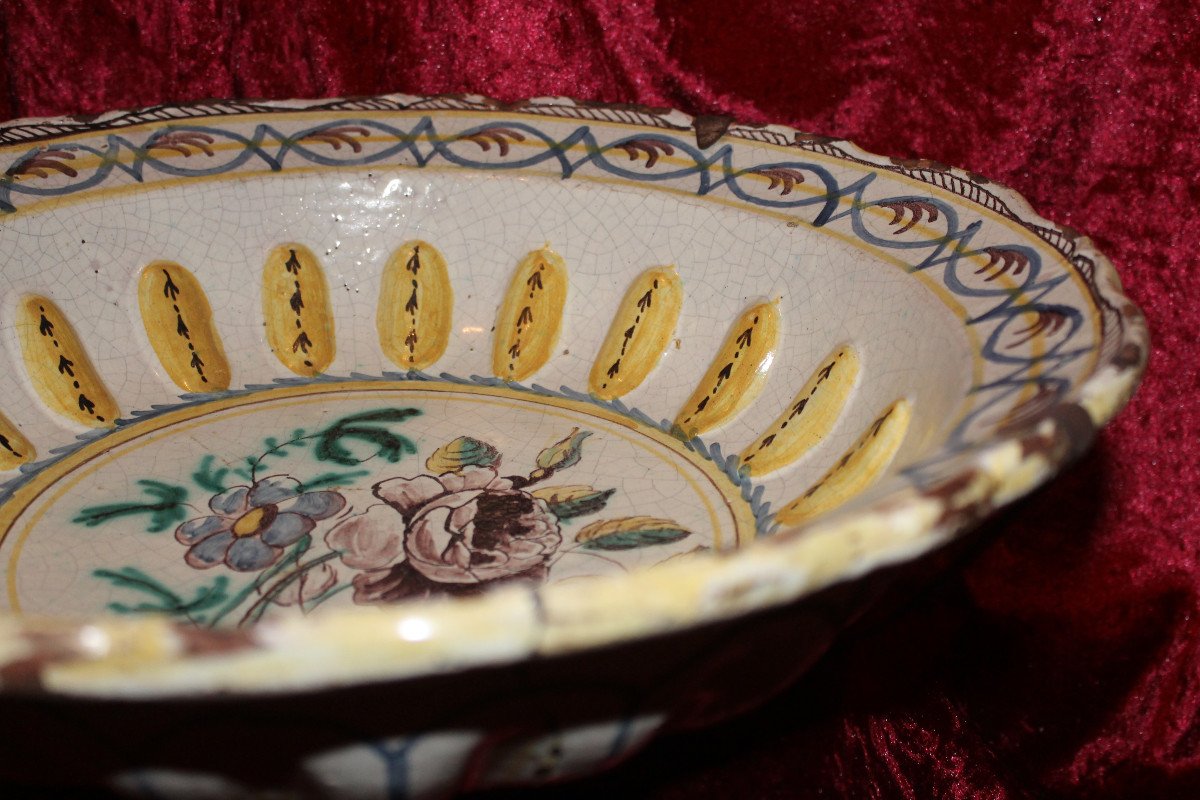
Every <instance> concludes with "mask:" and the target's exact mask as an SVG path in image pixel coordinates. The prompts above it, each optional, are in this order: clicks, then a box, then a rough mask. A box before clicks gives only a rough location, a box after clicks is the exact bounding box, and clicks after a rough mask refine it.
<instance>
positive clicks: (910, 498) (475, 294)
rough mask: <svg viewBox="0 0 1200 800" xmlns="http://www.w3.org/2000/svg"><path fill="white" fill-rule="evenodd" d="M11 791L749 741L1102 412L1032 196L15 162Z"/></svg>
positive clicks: (508, 768) (309, 152) (1064, 251)
mask: <svg viewBox="0 0 1200 800" xmlns="http://www.w3.org/2000/svg"><path fill="white" fill-rule="evenodd" d="M0 168H3V169H4V173H3V177H0V275H2V276H3V284H4V294H3V298H2V302H3V307H2V310H0V314H2V316H0V320H2V326H0V336H2V337H3V347H2V348H0V367H2V368H3V370H4V372H5V374H6V375H8V376H9V378H8V380H6V381H4V382H3V384H0V412H2V416H0V469H2V470H3V475H2V477H0V480H2V481H3V483H2V486H0V564H3V576H4V581H5V587H4V592H3V594H0V606H3V608H4V611H5V613H4V614H3V616H0V664H2V666H0V682H2V684H0V707H2V710H0V715H2V716H3V718H4V719H5V720H6V723H5V724H6V726H7V727H8V730H9V731H10V732H12V731H20V732H21V735H20V736H18V737H6V738H10V739H16V741H10V742H9V743H8V744H6V745H5V747H4V748H3V749H2V750H0V776H2V777H3V778H4V779H6V780H8V781H15V782H18V783H21V784H23V785H31V784H39V783H50V784H55V783H71V782H83V783H102V784H107V785H109V786H114V787H117V788H119V789H122V790H124V791H127V792H130V793H132V794H144V795H145V796H160V795H162V794H176V795H189V796H199V795H205V794H206V793H207V794H210V795H214V796H224V797H229V796H236V795H237V794H238V793H239V792H253V791H259V790H263V789H272V790H278V791H281V792H284V793H294V794H298V795H306V796H307V795H312V796H341V797H360V796H361V797H375V796H380V797H382V796H388V797H400V796H404V797H408V796H436V795H439V794H444V793H447V792H452V791H454V790H458V789H464V788H476V787H487V786H497V785H508V784H514V783H517V784H520V783H531V782H540V781H546V780H553V779H560V778H564V777H570V776H575V775H579V774H584V773H587V772H589V771H593V770H596V769H599V768H601V767H603V766H605V765H607V764H611V763H613V762H614V761H616V760H619V759H620V758H622V757H624V756H625V755H627V754H628V753H630V752H632V751H634V750H635V749H636V748H638V747H639V746H640V745H642V744H644V743H645V742H646V741H647V740H648V739H649V738H650V737H652V736H653V735H654V734H655V733H657V732H659V731H666V730H672V729H679V728H683V727H687V726H693V725H701V724H707V723H709V722H711V721H713V720H716V719H720V718H722V717H724V716H727V715H729V714H731V713H734V712H736V711H737V710H739V709H741V708H744V707H747V706H749V705H752V704H753V703H756V702H760V701H761V700H762V699H763V698H765V697H766V696H768V695H769V694H770V693H771V692H772V691H774V690H776V689H778V688H779V687H781V686H783V685H785V684H786V683H787V682H788V681H789V680H792V679H793V678H794V677H795V676H796V675H798V674H799V673H800V672H802V671H803V669H804V668H805V667H806V666H807V665H808V664H809V663H811V661H812V660H813V659H814V658H815V657H816V656H817V655H818V654H819V653H820V652H821V651H822V650H823V649H824V648H825V647H826V646H827V644H828V642H829V640H830V638H831V637H832V636H833V635H834V634H835V633H836V632H837V630H838V629H839V628H840V627H842V626H843V625H844V624H845V622H846V620H847V619H849V618H850V617H852V616H853V615H855V614H857V613H860V612H861V611H862V610H863V609H864V608H865V607H866V606H868V605H869V604H870V602H871V601H872V600H873V599H874V598H875V597H877V596H878V594H879V592H880V591H881V590H882V589H881V587H883V586H885V585H887V584H888V583H889V582H890V581H891V580H892V579H893V578H894V576H895V575H896V574H897V571H896V570H885V569H883V568H884V567H888V566H892V565H901V564H913V563H915V560H916V559H917V557H918V556H921V555H922V554H924V553H927V552H929V551H932V550H934V549H935V548H937V547H938V546H939V545H942V544H944V543H946V542H948V541H949V540H950V539H952V538H953V537H955V536H956V535H957V534H959V533H961V532H963V531H964V530H966V529H967V528H969V527H970V526H971V525H972V524H973V523H975V522H976V521H977V520H979V519H980V518H981V517H983V516H984V515H986V514H988V513H990V512H991V511H992V510H994V509H995V508H997V507H999V506H1001V505H1004V504H1005V503H1008V502H1010V501H1012V500H1014V499H1015V498H1017V497H1019V496H1021V495H1022V494H1025V493H1026V492H1028V491H1030V490H1031V489H1032V488H1034V487H1035V486H1037V485H1038V484H1040V483H1042V482H1043V481H1045V480H1046V479H1047V478H1049V477H1050V476H1051V475H1052V474H1053V473H1054V472H1055V471H1056V470H1058V469H1060V468H1061V467H1062V465H1063V464H1064V463H1065V462H1066V461H1068V460H1069V459H1070V458H1071V457H1073V456H1074V455H1076V454H1078V453H1079V452H1080V451H1081V450H1082V449H1083V448H1085V447H1087V445H1088V444H1089V442H1090V440H1091V438H1092V433H1093V431H1094V429H1095V428H1096V426H1098V425H1101V424H1103V423H1104V422H1106V421H1107V420H1108V419H1109V418H1110V417H1111V416H1112V415H1113V414H1114V413H1115V412H1116V411H1117V410H1118V409H1119V408H1120V407H1121V406H1122V405H1123V404H1124V403H1125V402H1126V400H1127V399H1128V397H1129V395H1130V393H1131V392H1132V391H1133V389H1134V386H1135V385H1136V382H1137V380H1138V378H1139V376H1140V373H1141V370H1142V367H1143V365H1144V361H1145V355H1146V346H1147V338H1146V330H1145V327H1144V324H1143V321H1142V317H1141V315H1140V313H1139V312H1138V310H1137V309H1136V308H1135V307H1134V306H1133V305H1132V304H1130V302H1129V301H1128V300H1127V299H1126V298H1125V297H1124V296H1123V295H1122V293H1121V288H1120V284H1119V282H1118V279H1117V276H1116V273H1115V272H1114V270H1113V268H1112V266H1111V265H1110V264H1109V263H1108V261H1107V260H1105V259H1104V258H1103V257H1102V256H1101V255H1099V254H1098V253H1097V252H1096V251H1095V250H1094V248H1093V247H1092V245H1091V243H1090V242H1089V241H1088V240H1087V239H1085V238H1082V237H1079V236H1077V235H1076V234H1074V233H1072V232H1070V231H1067V230H1065V229H1063V228H1061V227H1057V226H1055V225H1052V224H1051V223H1048V222H1046V221H1045V220H1042V219H1040V218H1039V217H1037V216H1036V215H1035V214H1034V213H1033V212H1032V211H1031V210H1030V209H1029V207H1028V206H1027V205H1026V204H1025V202H1023V201H1022V200H1021V199H1020V198H1019V197H1017V196H1016V195H1015V194H1014V193H1012V192H1011V191H1009V190H1007V189H1005V188H1003V187H1000V186H997V185H995V184H992V183H989V182H987V181H986V180H984V179H982V178H980V177H978V176H975V175H971V174H968V173H964V172H962V171H959V170H954V169H950V168H947V167H944V166H941V165H938V164H934V163H930V162H924V161H918V162H905V161H894V160H888V159H885V158H879V157H877V156H873V155H870V154H868V153H865V152H863V151H861V150H859V149H858V148H856V147H854V146H853V145H850V144H848V143H845V142H840V141H834V140H830V139H826V138H821V137H816V136H809V135H806V134H801V133H797V132H796V131H794V130H791V129H788V128H783V127H778V126H746V125H737V124H732V123H731V122H730V121H729V120H728V119H724V118H713V117H700V118H695V119H693V118H691V117H688V116H686V115H684V114H681V113H678V112H673V111H662V110H653V109H644V108H634V107H617V106H598V105H584V104H578V103H573V102H570V101H566V100H561V99H542V100H533V101H529V102H526V103H520V104H516V105H502V104H499V103H495V102H492V101H489V100H487V99H484V98H479V97H436V98H415V97H405V96H390V97H378V98H370V99H353V100H333V101H328V102H322V103H317V104H314V103H311V102H309V103H266V104H263V103H253V104H252V103H219V104H209V105H199V106H189V107H160V108H152V109H148V110H143V111H138V112H132V113H114V114H109V115H105V116H102V117H99V118H95V119H90V120H74V119H59V120H32V121H30V120H26V121H18V122H14V123H10V124H8V125H6V126H3V127H0Z"/></svg>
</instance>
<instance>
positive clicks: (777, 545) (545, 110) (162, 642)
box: [0, 94, 1149, 697]
mask: <svg viewBox="0 0 1200 800" xmlns="http://www.w3.org/2000/svg"><path fill="white" fill-rule="evenodd" d="M419 110H426V111H429V112H437V111H478V112H488V113H495V112H503V113H513V114H532V115H536V116H543V117H560V118H569V119H575V120H581V121H604V122H619V123H624V124H630V125H640V126H645V127H654V128H664V129H671V130H675V131H687V130H692V131H694V132H695V135H696V137H697V142H698V144H699V145H700V146H701V147H702V148H705V147H709V146H712V145H713V144H715V143H716V142H717V141H719V140H720V139H722V138H723V137H727V138H732V139H737V140H741V141H746V142H749V143H753V142H757V143H761V144H775V145H783V146H788V147H796V148H798V149H805V150H810V151H814V152H818V153H824V154H825V155H827V156H830V157H833V158H839V159H842V160H845V161H849V162H851V163H856V164H858V165H861V166H869V167H871V168H874V169H881V170H884V171H887V172H892V173H896V174H900V175H904V176H906V177H908V178H911V179H915V180H918V181H920V182H923V183H926V184H928V185H930V186H931V187H934V188H936V189H938V190H940V191H943V192H947V193H950V194H954V195H957V196H958V197H960V198H963V200H965V201H966V202H969V203H972V204H975V205H978V206H982V207H984V208H988V209H990V210H991V211H993V212H996V213H1000V214H1002V215H1003V216H1006V217H1008V218H1010V219H1011V220H1013V221H1015V222H1017V223H1018V224H1020V225H1022V226H1023V227H1025V228H1026V229H1027V230H1029V231H1031V232H1032V233H1034V234H1035V235H1037V236H1038V237H1039V238H1040V239H1042V240H1043V241H1045V242H1046V243H1047V244H1048V245H1049V246H1051V247H1053V248H1054V249H1056V250H1058V252H1060V253H1062V254H1063V256H1064V258H1066V259H1067V261H1068V262H1070V263H1071V264H1072V265H1073V267H1074V268H1075V269H1077V270H1078V271H1079V272H1080V273H1081V275H1082V277H1083V278H1084V279H1085V282H1086V283H1087V284H1088V285H1089V286H1090V287H1091V288H1092V291H1093V292H1094V293H1095V299H1096V300H1097V301H1098V302H1097V307H1098V308H1099V309H1100V313H1101V314H1104V313H1105V312H1106V311H1108V312H1111V313H1112V318H1113V320H1114V321H1115V322H1116V325H1115V326H1114V328H1112V329H1109V328H1108V327H1107V326H1106V329H1105V331H1104V338H1103V339H1102V341H1101V358H1100V359H1099V361H1098V363H1097V365H1096V367H1095V369H1094V370H1093V372H1092V373H1091V374H1090V375H1088V376H1087V377H1086V379H1085V380H1083V381H1082V382H1081V383H1080V384H1079V385H1077V386H1075V387H1074V388H1073V390H1072V391H1071V392H1070V393H1069V394H1068V396H1067V399H1066V400H1065V401H1064V402H1060V403H1059V404H1057V405H1054V406H1050V407H1047V408H1045V409H1042V410H1040V411H1039V412H1038V413H1037V414H1036V415H1035V416H1033V417H1032V418H1029V419H1027V420H1024V421H1023V422H1022V423H1021V424H1020V425H1019V427H1016V428H1013V429H1009V430H1002V431H999V432H998V435H997V438H996V440H995V441H993V442H991V443H990V444H987V445H984V446H981V447H979V448H977V449H976V450H974V451H971V452H968V453H964V454H963V455H962V456H961V457H960V459H959V460H958V461H956V462H955V466H954V467H953V468H952V469H948V470H946V472H945V474H946V477H944V478H942V479H941V481H940V483H938V484H936V485H934V486H932V487H928V488H926V489H924V490H921V491H918V490H917V489H915V488H914V487H912V486H911V485H909V484H908V483H906V482H905V481H903V480H902V479H900V478H896V477H893V478H890V479H887V480H885V481H884V482H883V483H882V484H880V485H878V486H876V487H875V488H873V489H871V490H870V491H868V493H867V494H866V495H864V496H861V497H858V498H856V499H854V500H852V501H851V502H850V503H849V504H848V505H847V506H845V507H843V508H841V509H839V510H837V511H835V512H832V513H831V514H830V515H828V516H825V517H821V518H819V519H817V520H816V521H814V522H813V523H811V524H808V525H805V526H802V527H800V528H795V529H791V530H784V531H780V532H779V533H777V534H776V535H775V536H774V537H772V538H770V539H766V540H763V541H761V542H758V543H756V544H754V545H753V546H751V547H747V548H745V549H742V550H739V551H737V552H735V553H732V554H728V555H716V554H701V555H698V556H696V557H695V558H693V559H689V560H687V561H686V562H679V563H675V564H666V565H663V566H661V567H656V568H653V569H648V570H644V571H641V572H635V573H633V574H630V575H626V576H619V577H611V576H610V577H602V578H597V579H595V580H593V581H590V582H587V583H586V584H585V585H579V584H574V585H573V584H570V583H568V584H563V585H556V586H549V587H542V588H539V589H505V590H499V591H495V592H491V593H489V594H486V595H483V596H481V597H477V598H470V599H457V600H453V601H438V602H428V601H424V602H415V603H402V604H398V605H396V606H390V607H387V608H382V609H380V608H357V609H347V610H344V611H338V612H332V613H329V614H326V615H322V616H321V617H315V618H301V619H297V620H280V621H268V622H265V623H263V624H261V625H260V626H258V627H255V628H253V629H251V630H248V631H226V630H218V631H209V632H198V631H195V630H191V629H188V628H185V627H184V626H180V625H177V624H175V623H171V622H169V621H167V620H164V619H161V618H145V619H134V620H129V619H120V618H114V617H98V618H95V619H91V620H67V619H58V618H44V617H43V618H37V617H16V616H12V615H7V616H3V615H0V691H4V692H17V693H38V692H43V693H48V694H60V695H76V696H97V697H133V696H139V697H166V696H188V695H192V696H195V695H205V694H210V693H213V692H218V691H219V692H225V693H230V692H232V693H242V694H261V693H279V692H292V691H302V690H311V689H319V688H327V687H329V686H337V685H348V684H356V683H365V682H372V681H383V680H395V679H401V678H413V677H419V676H421V675H425V674H432V673H445V672H454V671H459V670H463V669H466V668H469V667H475V666H485V665H501V664H506V663H512V662H516V661H519V660H522V659H525V658H530V657H538V656H553V655H558V654H564V653H570V652H578V651H581V650H585V649H588V648H593V647H599V646H603V645H611V644H616V643H620V642H626V641H633V640H637V639H641V638H647V637H651V636H656V635H661V634H664V633H667V632H670V631H675V630H680V629H683V628H687V627H692V626H696V625H700V624H704V623H709V622H714V621H718V620H724V619H731V618H735V617H738V616H741V615H745V614H748V613H750V612H753V611H757V610H761V609H766V608H770V607H774V606H778V605H782V604H785V603H788V602H792V601H795V600H798V599H800V598H802V597H804V596H807V595H809V594H812V593H813V592H816V591H818V590H820V589H822V588H825V587H827V586H830V585H832V584H834V583H838V582H842V581H847V580H852V579H854V578H857V577H860V576H862V575H865V574H867V573H869V572H871V571H874V570H876V569H879V568H882V567H885V566H888V565H893V564H899V563H902V562H905V561H909V560H912V559H915V558H916V557H918V556H920V555H922V554H923V553H926V552H928V551H930V550H932V549H933V548H935V547H937V546H939V545H941V544H943V543H945V542H947V541H949V540H950V539H952V538H953V537H954V536H955V535H957V534H959V533H961V532H963V531H965V530H966V529H968V528H970V527H971V526H972V525H974V524H975V523H976V522H978V521H979V520H980V519H982V518H983V517H984V516H986V515H987V514H989V513H990V512H991V511H993V510H994V509H996V508H998V507H1000V506H1002V505H1004V504H1007V503H1009V502H1012V501H1014V500H1016V499H1017V498H1019V497H1021V496H1023V495H1025V494H1027V493H1028V492H1030V491H1032V490H1033V489H1035V488H1036V487H1038V486H1040V485H1041V484H1043V483H1045V482H1046V481H1047V480H1049V479H1050V478H1051V477H1052V476H1053V475H1054V474H1055V473H1057V472H1058V471H1060V470H1061V469H1062V468H1063V467H1064V466H1065V465H1066V464H1067V463H1069V462H1070V461H1071V460H1073V459H1074V458H1076V457H1078V456H1079V455H1080V454H1081V453H1082V452H1084V451H1085V450H1086V449H1087V448H1088V446H1089V445H1090V444H1091V441H1092V440H1093V438H1094V435H1095V431H1096V429H1097V428H1098V427H1099V426H1101V425H1103V424H1104V423H1106V422H1107V421H1108V420H1109V419H1111V418H1112V416H1113V415H1115V414H1116V413H1117V412H1118V411H1119V410H1120V409H1121V408H1122V407H1123V406H1124V405H1125V404H1126V403H1127V402H1128V400H1129V399H1130V397H1131V396H1132V394H1133V392H1134V390H1135V389H1136V387H1137V383H1138V381H1139V379H1140V377H1141V375H1142V374H1143V372H1144V370H1145V367H1146V360H1147V355H1148V348H1149V333H1148V330H1147V328H1146V323H1145V318H1144V316H1143V314H1142V312H1141V310H1140V309H1138V308H1137V306H1136V305H1134V304H1133V302H1132V301H1130V300H1129V298H1128V297H1126V296H1125V294H1124V291H1123V289H1122V286H1121V281H1120V279H1119V277H1118V275H1117V272H1116V269H1115V268H1114V267H1113V265H1112V263H1111V262H1110V261H1109V260H1108V259H1107V258H1106V257H1105V256H1103V255H1102V254H1101V253H1099V252H1098V251H1097V250H1096V249H1095V247H1094V246H1093V244H1092V242H1091V240H1089V239H1087V238H1086V237H1082V236H1079V235H1078V234H1076V233H1075V232H1074V231H1071V230H1069V229H1066V228H1064V227H1061V226H1057V225H1055V224H1053V223H1051V222H1049V221H1047V220H1045V219H1044V218H1042V217H1040V216H1038V215H1037V214H1036V212H1034V211H1033V209H1032V208H1031V207H1030V205H1029V203H1028V202H1026V200H1025V199H1024V198H1023V197H1021V196H1020V195H1019V194H1018V193H1017V192H1015V191H1013V190H1011V189H1009V188H1007V187H1005V186H1002V185H1000V184H996V183H993V182H990V181H987V180H986V179H983V178H980V177H979V176H977V175H974V174H972V173H970V172H967V171H964V170H959V169H954V168H950V167H946V166H944V165H941V164H936V163H934V162H928V161H896V160H893V159H888V158H884V157H882V156H877V155H874V154H872V153H869V152H867V151H865V150H862V149H861V148H859V147H857V146H855V145H854V144H852V143H849V142H846V141H842V140H837V139H829V138H824V137H818V136H812V135H809V134H804V133H801V132H799V131H796V130H795V129H793V128H789V127H785V126H778V125H765V126H751V125H739V124H736V123H733V122H732V121H731V120H730V119H728V118H726V117H704V116H702V117H695V118H693V117H690V116H688V115H686V114H684V113H682V112H679V111H673V110H669V109H653V108H646V107H641V106H628V105H603V104H588V103H579V102H575V101H572V100H569V99H566V98H555V97H549V98H534V99H530V100H526V101H520V102H516V103H501V102H499V101H495V100H490V99H488V98H486V97H482V96H479V95H441V96H432V97H415V96H409V95H399V94H397V95H384V96H378V97H366V98H340V99H339V98H335V99H328V100H320V101H311V100H291V101H263V102H213V103H198V104H193V105H189V106H154V107H150V108H145V109H141V110H137V111H116V112H109V113H106V114H102V115H99V116H97V117H92V118H58V119H24V120H16V121H14V122H10V123H6V124H3V125H0V149H16V148H22V147H29V146H31V145H35V144H36V143H39V142H44V141H46V140H50V139H55V138H60V137H65V136H74V135H78V134H84V133H92V132H97V131H103V130H118V129H121V128H125V127H130V126H133V125H141V124H147V123H154V122H169V121H182V120H195V119H200V118H204V117H230V116H243V115H247V114H270V113H277V112H292V113H294V112H304V111H312V112H320V111H360V112H368V111H382V112H386V111H419ZM800 533H803V535H799V534H800Z"/></svg>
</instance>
